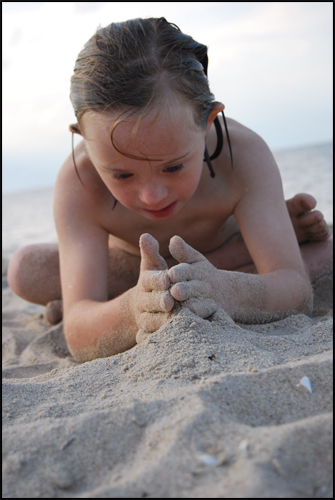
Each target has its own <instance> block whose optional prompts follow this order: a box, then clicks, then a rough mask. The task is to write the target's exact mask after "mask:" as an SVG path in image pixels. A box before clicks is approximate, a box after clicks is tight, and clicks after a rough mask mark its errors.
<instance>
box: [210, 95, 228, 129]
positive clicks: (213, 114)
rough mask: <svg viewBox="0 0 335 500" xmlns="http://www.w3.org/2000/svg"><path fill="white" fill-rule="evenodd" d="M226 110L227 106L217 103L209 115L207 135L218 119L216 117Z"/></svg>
mask: <svg viewBox="0 0 335 500" xmlns="http://www.w3.org/2000/svg"><path fill="white" fill-rule="evenodd" d="M224 109H225V105H224V104H222V102H217V103H216V104H215V106H214V107H213V109H212V110H211V112H210V113H209V115H208V122H207V133H208V132H209V129H210V128H211V125H212V123H213V121H214V119H215V118H216V116H217V115H218V114H219V113H221V111H223V110H224Z"/></svg>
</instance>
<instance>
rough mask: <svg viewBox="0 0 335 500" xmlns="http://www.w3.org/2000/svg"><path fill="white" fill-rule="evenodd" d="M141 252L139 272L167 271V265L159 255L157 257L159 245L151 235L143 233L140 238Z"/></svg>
mask: <svg viewBox="0 0 335 500" xmlns="http://www.w3.org/2000/svg"><path fill="white" fill-rule="evenodd" d="M140 250H141V272H142V271H163V270H165V269H168V268H169V267H168V265H167V263H166V262H165V260H164V259H163V257H162V256H161V255H159V244H158V241H157V240H155V238H154V237H153V236H151V234H148V233H145V234H142V235H141V237H140Z"/></svg>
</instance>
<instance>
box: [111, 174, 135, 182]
mask: <svg viewBox="0 0 335 500" xmlns="http://www.w3.org/2000/svg"><path fill="white" fill-rule="evenodd" d="M132 175H133V174H113V178H114V179H116V180H118V181H122V180H124V179H128V178H129V177H131V176H132Z"/></svg>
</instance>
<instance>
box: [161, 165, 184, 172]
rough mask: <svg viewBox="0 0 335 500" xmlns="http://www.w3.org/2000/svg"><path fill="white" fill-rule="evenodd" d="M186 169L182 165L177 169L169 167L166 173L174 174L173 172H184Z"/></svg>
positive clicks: (177, 166)
mask: <svg viewBox="0 0 335 500" xmlns="http://www.w3.org/2000/svg"><path fill="white" fill-rule="evenodd" d="M183 168H184V165H183V164H182V163H180V165H176V166H175V167H168V168H166V169H165V170H166V172H169V173H173V172H178V170H182V169H183Z"/></svg>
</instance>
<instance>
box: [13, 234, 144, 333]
mask: <svg viewBox="0 0 335 500" xmlns="http://www.w3.org/2000/svg"><path fill="white" fill-rule="evenodd" d="M139 270H140V257H138V256H136V255H131V254H129V253H127V252H124V251H123V250H119V249H116V248H110V249H109V273H108V276H109V280H108V298H109V299H112V298H114V297H117V296H118V295H121V294H122V293H124V292H125V291H127V290H129V288H132V287H133V286H135V285H136V283H137V280H138V276H139ZM8 283H9V286H10V287H11V288H12V290H13V291H14V292H15V293H16V294H17V295H18V296H19V297H22V298H23V299H25V300H27V301H29V302H33V303H35V304H41V305H46V306H47V307H46V313H45V315H46V319H47V320H48V321H49V322H50V323H52V324H56V323H58V322H59V321H61V319H62V300H61V298H62V291H61V280H60V267H59V251H58V245H57V244H40V245H28V246H26V247H23V248H21V249H20V250H18V251H17V252H15V254H14V255H13V256H12V258H11V260H10V263H9V266H8Z"/></svg>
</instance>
